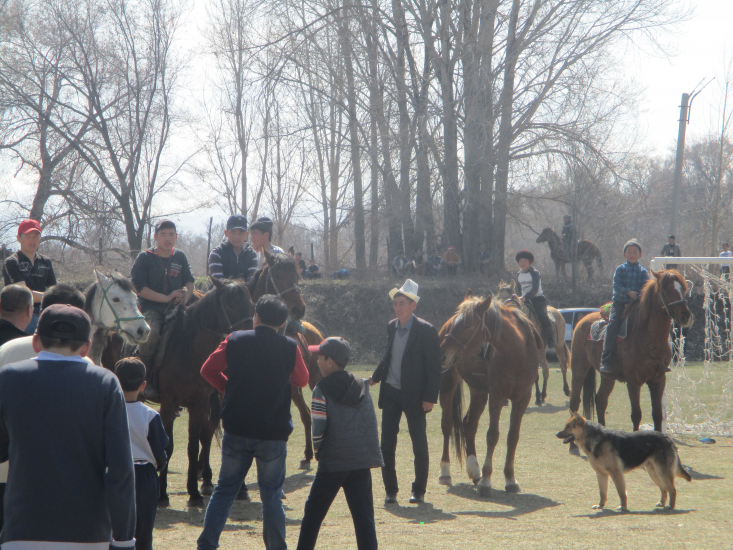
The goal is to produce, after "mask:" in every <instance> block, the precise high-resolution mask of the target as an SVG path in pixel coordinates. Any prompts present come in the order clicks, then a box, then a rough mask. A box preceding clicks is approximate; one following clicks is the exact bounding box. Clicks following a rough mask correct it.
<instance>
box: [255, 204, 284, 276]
mask: <svg viewBox="0 0 733 550" xmlns="http://www.w3.org/2000/svg"><path fill="white" fill-rule="evenodd" d="M249 239H250V241H251V242H252V248H254V249H255V252H257V269H259V268H261V267H262V266H263V265H264V263H265V254H264V252H262V251H263V250H265V249H267V250H268V251H269V252H270V254H282V253H283V252H284V250H283V249H282V248H280V247H279V246H275V245H274V244H272V220H271V219H270V218H264V217H263V218H257V221H256V222H254V223H253V224H252V225H250V226H249ZM250 276H251V274H250Z"/></svg>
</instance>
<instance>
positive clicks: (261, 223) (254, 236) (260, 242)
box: [249, 218, 272, 250]
mask: <svg viewBox="0 0 733 550" xmlns="http://www.w3.org/2000/svg"><path fill="white" fill-rule="evenodd" d="M249 238H250V240H251V241H252V247H253V248H254V249H255V250H259V249H260V248H262V247H263V246H266V245H269V244H270V241H272V220H271V219H270V218H257V221H256V222H255V223H253V224H252V225H251V226H250V227H249Z"/></svg>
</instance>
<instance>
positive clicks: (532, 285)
mask: <svg viewBox="0 0 733 550" xmlns="http://www.w3.org/2000/svg"><path fill="white" fill-rule="evenodd" d="M514 259H515V260H516V261H517V263H518V264H519V273H517V287H518V288H520V289H521V291H522V301H523V302H524V301H526V300H529V301H530V303H531V304H532V306H533V307H534V311H535V313H536V314H537V319H538V320H539V322H540V325H542V330H543V331H544V333H545V338H546V339H547V347H548V348H554V347H555V346H556V345H557V340H555V335H554V334H553V332H554V331H553V330H552V321H550V317H549V316H548V315H547V298H545V295H544V294H543V293H542V276H541V275H540V272H539V271H537V269H535V267H534V266H533V265H532V264H533V263H534V254H532V253H531V252H530V251H529V250H521V251H520V252H517V255H516V256H515V257H514Z"/></svg>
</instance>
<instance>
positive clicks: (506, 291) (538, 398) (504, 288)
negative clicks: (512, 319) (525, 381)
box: [496, 281, 570, 405]
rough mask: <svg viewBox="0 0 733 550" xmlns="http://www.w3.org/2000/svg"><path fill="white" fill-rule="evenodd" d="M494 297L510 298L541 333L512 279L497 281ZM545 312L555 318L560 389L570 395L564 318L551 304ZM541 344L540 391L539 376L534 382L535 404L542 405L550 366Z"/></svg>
mask: <svg viewBox="0 0 733 550" xmlns="http://www.w3.org/2000/svg"><path fill="white" fill-rule="evenodd" d="M496 298H497V299H498V300H500V301H501V303H503V304H506V303H507V301H509V300H512V303H513V304H514V306H515V307H519V308H521V310H522V313H524V314H525V315H526V316H527V317H529V319H530V320H531V321H532V324H533V325H534V328H535V329H536V330H537V332H538V333H540V334H542V326H541V325H540V321H539V319H537V315H535V314H534V312H531V311H530V310H529V308H528V307H527V306H526V305H524V304H523V303H522V302H520V300H519V299H517V296H516V294H515V284H514V281H512V282H510V283H505V282H504V281H500V282H499V292H498V293H497V294H496ZM547 313H548V315H549V316H550V318H551V319H554V320H555V325H554V329H555V340H556V341H557V346H556V347H555V353H556V354H557V360H558V361H559V362H560V370H561V371H562V389H563V391H564V392H565V395H570V386H568V376H567V374H568V365H570V350H569V349H568V346H567V344H566V343H565V318H564V317H563V316H562V313H560V312H559V311H558V310H556V309H555V308H554V307H552V306H547ZM542 341H543V346H542V349H541V350H540V365H541V366H542V378H543V381H542V391H540V377H539V375H538V376H537V381H536V382H535V404H536V405H542V403H544V402H545V399H547V381H548V380H549V378H550V367H549V366H548V364H547V343H546V342H545V340H544V337H543V339H542Z"/></svg>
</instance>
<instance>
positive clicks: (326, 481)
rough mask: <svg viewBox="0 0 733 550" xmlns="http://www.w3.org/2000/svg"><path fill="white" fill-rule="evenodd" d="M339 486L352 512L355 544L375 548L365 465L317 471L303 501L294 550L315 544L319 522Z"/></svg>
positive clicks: (369, 480)
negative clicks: (303, 510) (303, 512)
mask: <svg viewBox="0 0 733 550" xmlns="http://www.w3.org/2000/svg"><path fill="white" fill-rule="evenodd" d="M342 487H343V489H344V496H345V497H346V503H347V504H348V505H349V510H350V511H351V519H352V520H353V521H354V531H355V532H356V547H357V548H358V549H359V550H377V530H376V528H375V526H374V499H373V498H372V472H371V470H369V469H367V468H365V469H363V470H350V471H346V472H321V471H318V472H317V473H316V478H315V479H314V480H313V485H311V492H310V494H309V495H308V500H307V501H306V503H305V514H304V515H303V521H302V522H301V524H300V537H299V538H298V549H297V550H312V549H313V548H315V547H316V540H318V531H319V530H320V529H321V523H323V519H324V518H325V517H326V514H327V513H328V509H329V508H330V507H331V503H332V502H333V499H335V498H336V495H337V494H338V492H339V489H341V488H342Z"/></svg>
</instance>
